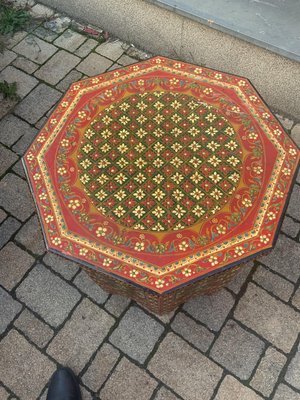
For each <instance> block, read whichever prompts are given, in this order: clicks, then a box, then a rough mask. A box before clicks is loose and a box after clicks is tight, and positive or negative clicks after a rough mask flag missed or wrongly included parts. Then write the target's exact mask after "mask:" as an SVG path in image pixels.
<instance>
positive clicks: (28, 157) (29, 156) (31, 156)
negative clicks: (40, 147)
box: [26, 153, 34, 161]
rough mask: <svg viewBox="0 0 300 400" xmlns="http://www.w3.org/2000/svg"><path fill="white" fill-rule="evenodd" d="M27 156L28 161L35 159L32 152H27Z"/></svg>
mask: <svg viewBox="0 0 300 400" xmlns="http://www.w3.org/2000/svg"><path fill="white" fill-rule="evenodd" d="M26 158H27V160H28V161H32V160H34V155H33V154H32V153H29V154H27V157H26Z"/></svg>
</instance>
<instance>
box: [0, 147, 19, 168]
mask: <svg viewBox="0 0 300 400" xmlns="http://www.w3.org/2000/svg"><path fill="white" fill-rule="evenodd" d="M18 158H19V157H18V156H17V155H16V154H15V153H13V152H12V151H10V150H9V149H7V148H6V147H4V146H2V145H1V144H0V175H3V174H4V173H5V172H6V171H7V170H8V168H10V167H11V166H12V165H13V164H14V163H15V162H16V161H17V160H18Z"/></svg>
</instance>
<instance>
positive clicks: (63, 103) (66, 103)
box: [61, 101, 69, 107]
mask: <svg viewBox="0 0 300 400" xmlns="http://www.w3.org/2000/svg"><path fill="white" fill-rule="evenodd" d="M68 105H69V103H68V102H67V101H63V102H62V103H61V106H62V107H68Z"/></svg>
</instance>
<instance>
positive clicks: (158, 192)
mask: <svg viewBox="0 0 300 400" xmlns="http://www.w3.org/2000/svg"><path fill="white" fill-rule="evenodd" d="M165 195H166V194H165V193H164V192H163V191H162V190H161V189H160V188H158V189H156V191H155V192H154V193H153V196H154V197H155V199H156V200H158V201H161V200H162V199H163V198H164V197H165Z"/></svg>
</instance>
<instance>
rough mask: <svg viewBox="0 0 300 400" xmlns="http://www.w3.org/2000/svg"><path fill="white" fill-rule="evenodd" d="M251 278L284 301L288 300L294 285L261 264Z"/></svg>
mask: <svg viewBox="0 0 300 400" xmlns="http://www.w3.org/2000/svg"><path fill="white" fill-rule="evenodd" d="M253 280H254V281H255V282H257V283H258V284H259V285H260V286H262V287H264V288H265V289H266V290H268V291H269V292H272V293H273V294H275V295H276V296H278V297H280V298H281V299H282V300H284V301H289V299H290V297H291V295H292V293H293V291H294V285H293V284H292V283H291V282H289V281H287V280H286V279H284V278H281V277H280V276H278V275H276V274H274V273H273V272H271V271H269V270H268V269H266V268H264V267H263V266H261V265H259V266H258V268H257V270H256V271H255V274H254V275H253Z"/></svg>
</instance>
